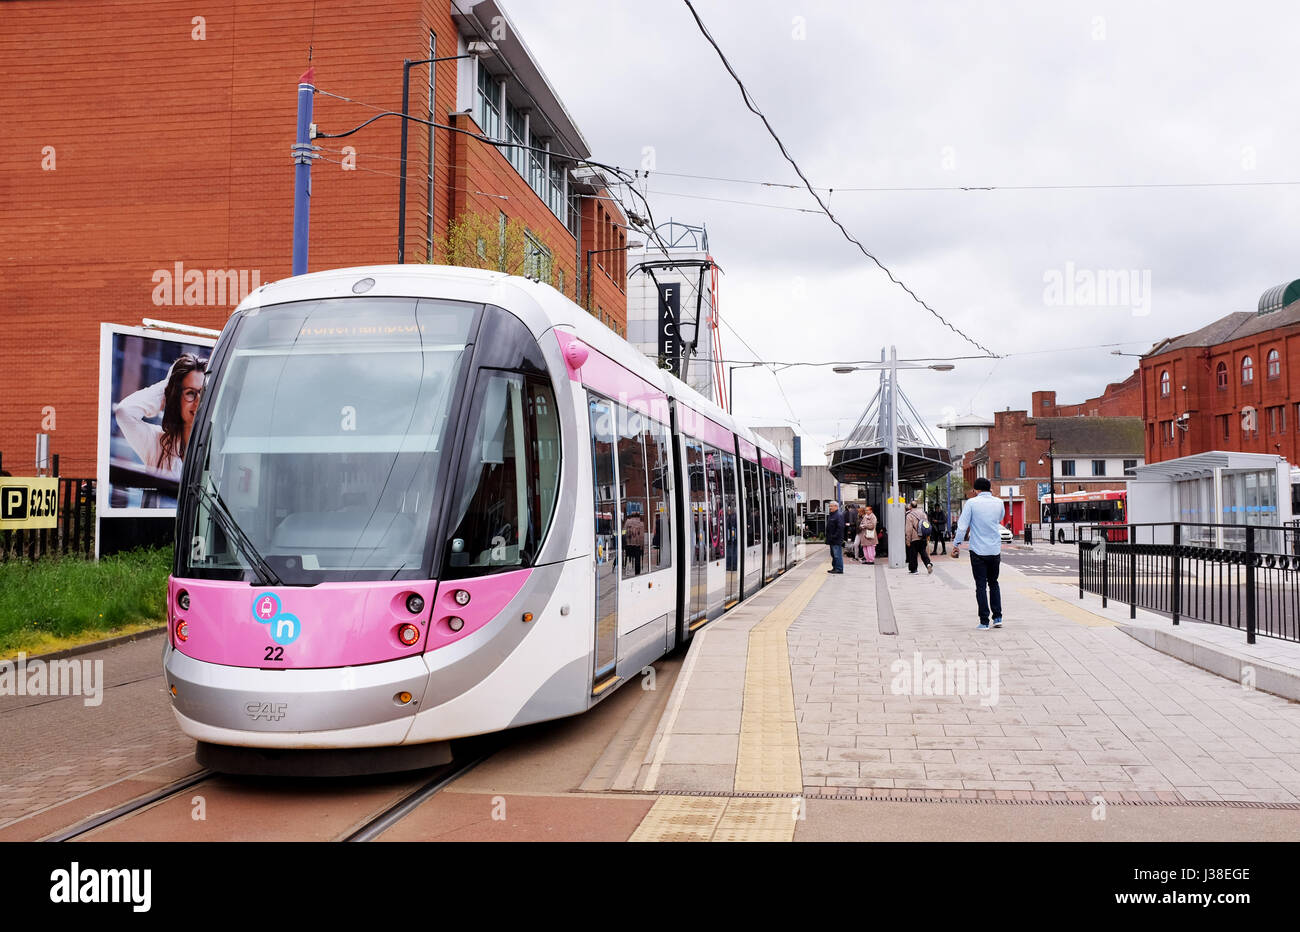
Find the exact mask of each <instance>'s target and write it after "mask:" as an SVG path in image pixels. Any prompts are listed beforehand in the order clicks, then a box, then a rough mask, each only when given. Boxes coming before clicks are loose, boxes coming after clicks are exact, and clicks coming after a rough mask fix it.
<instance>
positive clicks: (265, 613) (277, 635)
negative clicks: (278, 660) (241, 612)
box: [253, 592, 302, 645]
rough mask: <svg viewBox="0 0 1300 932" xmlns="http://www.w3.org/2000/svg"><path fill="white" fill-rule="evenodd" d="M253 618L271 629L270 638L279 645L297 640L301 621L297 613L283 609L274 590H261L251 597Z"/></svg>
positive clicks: (300, 630) (300, 629)
mask: <svg viewBox="0 0 1300 932" xmlns="http://www.w3.org/2000/svg"><path fill="white" fill-rule="evenodd" d="M253 618H254V619H255V620H256V621H257V622H258V623H259V624H263V625H267V626H268V627H269V628H270V629H271V640H273V641H275V643H277V644H280V645H289V644H292V643H293V642H294V641H296V640H298V635H299V634H300V633H301V632H302V623H301V622H299V621H298V616H297V615H291V614H289V613H288V612H286V611H283V610H282V608H281V605H280V597H279V596H278V595H276V594H275V593H274V592H263V593H262V594H261V595H259V596H257V597H256V598H254V599H253Z"/></svg>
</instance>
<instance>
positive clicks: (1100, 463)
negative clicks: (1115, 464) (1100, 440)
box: [1092, 460, 1106, 476]
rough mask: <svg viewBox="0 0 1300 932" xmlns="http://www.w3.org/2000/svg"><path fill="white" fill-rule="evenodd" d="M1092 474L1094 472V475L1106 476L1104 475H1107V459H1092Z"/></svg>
mask: <svg viewBox="0 0 1300 932" xmlns="http://www.w3.org/2000/svg"><path fill="white" fill-rule="evenodd" d="M1092 474H1093V475H1094V476H1104V475H1106V461H1105V460H1093V461H1092Z"/></svg>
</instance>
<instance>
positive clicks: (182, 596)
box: [176, 589, 190, 612]
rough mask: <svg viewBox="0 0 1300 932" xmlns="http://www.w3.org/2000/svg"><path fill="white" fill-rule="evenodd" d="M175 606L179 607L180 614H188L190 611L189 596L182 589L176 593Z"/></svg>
mask: <svg viewBox="0 0 1300 932" xmlns="http://www.w3.org/2000/svg"><path fill="white" fill-rule="evenodd" d="M176 604H177V605H179V606H180V609H181V611H182V612H188V611H189V610H190V594H189V593H188V592H186V591H185V590H184V589H182V590H181V591H180V592H178V593H176Z"/></svg>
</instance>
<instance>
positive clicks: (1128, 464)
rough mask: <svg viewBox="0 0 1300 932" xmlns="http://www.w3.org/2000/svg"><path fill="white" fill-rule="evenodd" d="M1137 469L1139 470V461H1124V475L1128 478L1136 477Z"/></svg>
mask: <svg viewBox="0 0 1300 932" xmlns="http://www.w3.org/2000/svg"><path fill="white" fill-rule="evenodd" d="M1137 468H1138V461H1137V460H1125V461H1124V475H1126V476H1136V475H1137Z"/></svg>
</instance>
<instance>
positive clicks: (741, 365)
mask: <svg viewBox="0 0 1300 932" xmlns="http://www.w3.org/2000/svg"><path fill="white" fill-rule="evenodd" d="M765 365H767V363H762V362H738V363H736V364H735V365H734V366H727V413H728V414H730V413H732V412H733V411H735V410H736V396H735V395H734V394H733V393H732V389H733V388H735V379H733V378H732V376H734V375H735V374H736V370H737V369H752V368H753V367H754V366H765Z"/></svg>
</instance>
